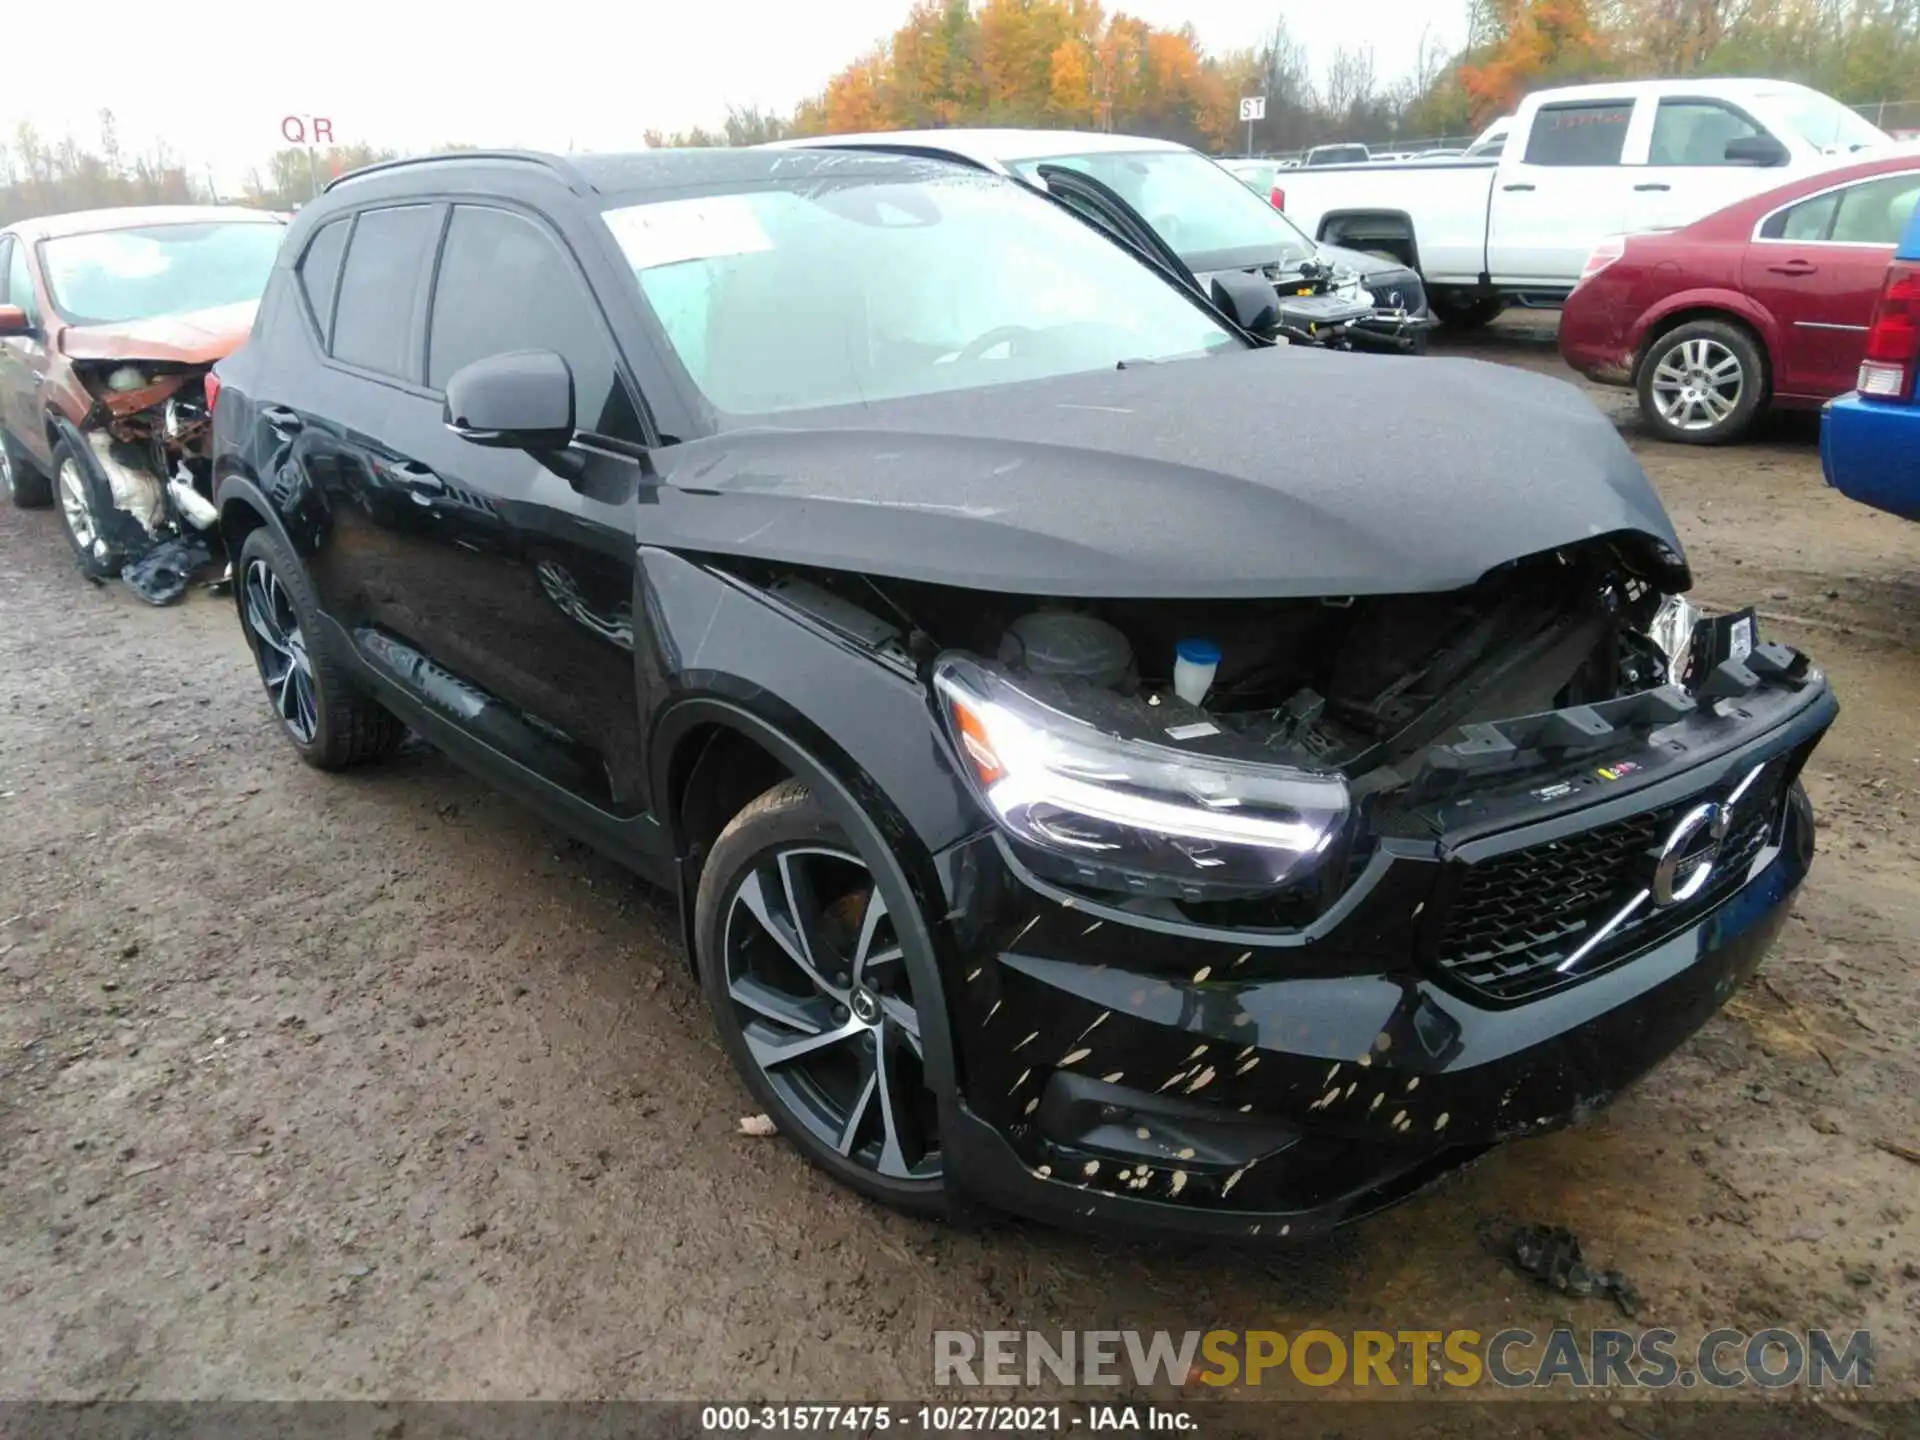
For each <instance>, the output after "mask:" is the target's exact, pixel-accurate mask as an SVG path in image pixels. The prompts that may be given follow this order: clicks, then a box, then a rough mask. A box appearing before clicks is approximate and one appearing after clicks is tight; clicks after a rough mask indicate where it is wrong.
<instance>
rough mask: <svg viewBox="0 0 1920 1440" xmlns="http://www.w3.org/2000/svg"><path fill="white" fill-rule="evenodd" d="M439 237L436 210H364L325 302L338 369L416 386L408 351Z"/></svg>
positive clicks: (414, 358) (416, 361)
mask: <svg viewBox="0 0 1920 1440" xmlns="http://www.w3.org/2000/svg"><path fill="white" fill-rule="evenodd" d="M439 238H440V207H439V206H437V205H400V206H395V207H393V208H391V209H385V210H364V211H362V212H361V213H360V215H359V217H358V218H357V219H355V221H354V224H353V234H352V236H351V237H350V238H349V240H348V242H347V263H346V265H345V267H344V268H342V270H341V272H340V286H339V294H338V295H337V296H335V297H334V303H333V340H332V348H331V353H332V355H333V358H334V359H336V360H338V361H340V362H341V363H342V364H345V365H357V366H359V367H360V368H361V369H363V370H372V371H374V372H375V373H377V374H381V375H391V376H394V377H395V378H397V379H402V380H412V381H416V382H417V381H418V380H419V378H420V356H419V354H418V347H417V346H416V345H415V344H414V341H415V338H416V337H417V335H418V333H419V327H418V324H417V323H416V322H417V319H418V317H419V315H420V313H421V311H422V308H423V300H424V293H425V290H426V275H427V269H428V262H429V258H430V257H431V255H432V253H433V250H434V247H435V245H436V244H437V243H438V241H439Z"/></svg>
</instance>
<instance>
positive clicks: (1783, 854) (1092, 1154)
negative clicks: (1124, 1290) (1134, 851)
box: [941, 685, 1836, 1239]
mask: <svg viewBox="0 0 1920 1440" xmlns="http://www.w3.org/2000/svg"><path fill="white" fill-rule="evenodd" d="M1835 709H1836V707H1835V706H1834V704H1833V701H1832V697H1831V694H1830V692H1828V691H1826V689H1825V687H1824V685H1821V687H1820V690H1819V693H1818V694H1817V695H1815V696H1813V697H1811V698H1810V700H1809V702H1808V703H1807V704H1805V705H1802V706H1801V707H1800V709H1799V711H1798V712H1797V714H1796V716H1795V718H1794V719H1793V720H1792V721H1791V722H1790V723H1787V724H1783V725H1780V726H1777V727H1775V728H1773V729H1771V730H1769V731H1768V732H1767V733H1766V734H1764V735H1762V736H1760V737H1758V738H1757V739H1755V740H1753V741H1752V743H1750V744H1745V745H1743V746H1741V747H1739V748H1737V749H1735V750H1732V751H1730V752H1728V753H1726V754H1724V755H1721V756H1718V757H1716V758H1715V760H1714V761H1713V762H1711V763H1710V764H1703V765H1701V766H1699V767H1697V769H1695V770H1694V771H1692V772H1689V773H1688V774H1683V775H1679V776H1669V777H1666V778H1665V779H1664V780H1663V781H1662V783H1661V786H1660V787H1658V788H1660V789H1661V791H1662V798H1663V800H1671V799H1672V798H1673V796H1674V793H1675V787H1676V786H1677V787H1680V788H1681V789H1682V790H1685V789H1686V787H1688V786H1689V785H1691V786H1692V787H1693V795H1692V798H1695V799H1697V798H1698V797H1699V796H1700V795H1704V794H1709V793H1724V792H1725V791H1727V790H1728V789H1730V788H1731V787H1732V786H1733V785H1734V784H1736V783H1737V778H1738V777H1739V776H1740V775H1744V774H1750V773H1753V772H1754V771H1755V769H1756V768H1757V766H1758V765H1759V763H1760V762H1761V761H1773V762H1775V764H1776V765H1777V767H1779V768H1778V769H1777V770H1776V771H1774V772H1770V773H1773V774H1774V778H1775V780H1776V781H1777V782H1778V787H1779V788H1778V792H1777V796H1776V798H1775V799H1774V800H1772V801H1771V802H1770V804H1771V805H1772V809H1771V812H1770V813H1769V815H1768V817H1767V820H1766V824H1765V827H1764V834H1763V835H1762V837H1761V842H1760V843H1759V844H1758V845H1757V847H1756V848H1752V849H1750V850H1743V851H1741V852H1740V854H1739V856H1738V857H1737V864H1733V863H1732V862H1730V873H1729V874H1728V875H1727V876H1726V877H1725V878H1724V879H1723V880H1721V881H1716V882H1715V883H1714V885H1713V886H1712V887H1711V888H1710V889H1708V890H1707V891H1704V892H1703V893H1702V896H1701V899H1700V902H1699V903H1698V904H1694V905H1681V906H1677V907H1675V908H1674V910H1673V911H1671V912H1670V913H1671V915H1672V918H1671V919H1664V918H1663V919H1661V920H1660V921H1658V922H1656V923H1653V924H1650V925H1645V926H1643V927H1641V928H1640V929H1638V930H1636V931H1634V932H1632V936H1631V939H1630V941H1629V942H1628V943H1626V944H1625V945H1624V946H1623V947H1622V948H1620V949H1618V950H1617V951H1615V952H1613V953H1611V954H1608V953H1602V954H1600V955H1599V956H1598V958H1597V960H1596V962H1595V963H1594V965H1593V967H1592V968H1593V973H1591V974H1588V975H1586V976H1584V978H1583V977H1582V976H1579V975H1576V976H1574V977H1572V978H1571V979H1570V980H1568V982H1567V983H1565V984H1563V985H1559V986H1557V987H1555V988H1549V989H1546V990H1544V991H1542V992H1541V993H1538V994H1537V995H1534V996H1532V997H1531V998H1529V997H1525V996H1523V997H1521V998H1519V999H1515V998H1512V997H1511V996H1504V997H1503V996H1501V995H1499V994H1497V993H1493V992H1490V991H1489V990H1487V989H1484V988H1480V987H1479V986H1478V985H1477V984H1476V983H1463V980H1462V972H1461V971H1460V970H1458V969H1457V968H1453V969H1449V968H1443V967H1442V966H1440V965H1438V964H1437V963H1436V950H1435V947H1434V946H1433V945H1432V944H1431V943H1429V942H1428V940H1426V939H1423V936H1430V932H1431V928H1432V927H1431V924H1430V923H1429V922H1431V920H1432V918H1433V917H1432V916H1427V917H1426V918H1425V919H1424V920H1423V918H1422V912H1423V911H1425V910H1426V909H1427V908H1428V906H1429V905H1430V904H1431V905H1433V906H1434V907H1436V908H1440V909H1444V908H1445V907H1446V906H1447V905H1448V904H1450V903H1452V902H1451V901H1450V900H1449V899H1448V896H1449V888H1448V870H1449V867H1451V866H1457V865H1458V864H1459V863H1461V862H1460V857H1461V856H1462V855H1467V854H1471V853H1474V852H1477V851H1484V850H1486V849H1487V848H1488V847H1489V846H1491V847H1493V848H1494V849H1495V850H1496V851H1497V849H1498V846H1499V845H1500V844H1501V843H1502V841H1501V839H1500V837H1499V836H1498V835H1495V836H1493V837H1491V838H1489V837H1487V836H1484V835H1479V836H1476V837H1475V838H1473V839H1472V840H1469V841H1467V842H1466V843H1464V844H1462V845H1459V846H1457V847H1450V845H1449V841H1448V840H1447V839H1444V838H1443V839H1442V840H1441V841H1440V842H1438V843H1437V844H1436V843H1429V844H1427V845H1426V846H1424V847H1420V846H1416V845H1410V844H1402V843H1396V844H1392V845H1385V846H1383V847H1382V849H1381V851H1380V852H1379V853H1377V854H1376V855H1375V857H1374V859H1373V861H1372V862H1371V863H1370V864H1369V866H1368V870H1367V872H1366V874H1364V875H1363V876H1362V877H1361V878H1360V879H1359V880H1358V881H1356V882H1355V884H1354V886H1353V887H1352V889H1351V890H1350V891H1349V892H1348V894H1347V896H1346V897H1344V898H1343V899H1342V900H1341V901H1340V902H1339V903H1338V904H1337V905H1336V906H1335V907H1334V910H1333V911H1332V912H1329V915H1328V917H1327V921H1328V923H1327V924H1326V925H1325V926H1324V927H1323V928H1321V929H1320V931H1319V933H1318V934H1315V935H1313V936H1312V937H1311V938H1309V939H1308V940H1307V941H1306V942H1304V943H1284V944H1283V943H1276V942H1275V941H1274V939H1273V938H1272V935H1271V933H1270V932H1267V933H1264V934H1262V935H1258V936H1256V935H1255V934H1253V933H1252V932H1247V933H1243V934H1239V935H1235V934H1232V933H1229V932H1226V931H1223V930H1219V929H1208V928H1205V927H1201V926H1179V925H1169V924H1167V923H1165V922H1164V921H1152V922H1146V923H1134V922H1133V921H1131V920H1130V919H1129V917H1128V916H1126V915H1124V914H1122V913H1120V912H1118V911H1114V910H1110V909H1107V908H1105V907H1104V906H1098V905H1094V904H1092V903H1091V902H1089V901H1088V900H1087V899H1085V898H1084V897H1080V896H1075V895H1073V894H1071V893H1068V892H1063V891H1060V890H1057V889H1055V888H1053V887H1051V886H1049V885H1048V884H1046V882H1043V881H1040V880H1038V879H1036V878H1035V877H1034V876H1032V875H1031V874H1029V873H1027V872H1026V871H1025V869H1024V867H1023V866H1022V865H1021V864H1020V862H1019V861H1018V859H1017V858H1016V857H1015V856H1014V855H1013V853H1012V852H1011V851H1010V850H1009V849H1008V848H1007V847H1006V846H1005V845H1004V844H1003V842H1001V841H1000V840H999V839H998V838H997V837H996V836H993V835H990V834H989V835H982V836H978V837H976V838H974V839H972V840H970V841H968V842H965V843H963V844H962V845H960V846H957V847H955V848H954V849H953V850H951V851H949V852H947V853H946V854H945V855H944V856H942V857H941V861H942V870H943V874H944V878H945V881H946V886H947V890H948V894H949V898H950V900H951V909H950V912H949V913H950V921H949V923H950V927H951V930H952V934H953V937H954V939H955V942H956V950H957V956H956V963H957V965H958V967H959V973H958V974H957V975H955V976H953V977H952V979H951V980H950V981H949V992H948V993H949V997H950V1004H949V1011H950V1018H951V1021H952V1024H953V1027H954V1032H955V1039H956V1053H957V1056H958V1059H959V1062H960V1071H961V1077H962V1083H961V1095H960V1097H959V1104H958V1105H957V1107H956V1114H955V1118H954V1119H953V1121H952V1122H951V1123H950V1125H949V1127H948V1134H947V1136H946V1139H945V1144H946V1153H947V1157H948V1159H947V1168H948V1174H949V1176H950V1178H951V1181H952V1183H953V1184H954V1185H955V1186H956V1187H957V1188H959V1189H961V1190H964V1191H965V1192H967V1193H968V1194H970V1195H973V1196H976V1197H978V1198H980V1199H982V1200H984V1201H987V1202H989V1203H991V1204H993V1205H996V1206H999V1207H1002V1208H1005V1209H1009V1210H1013V1211H1016V1212H1020V1213H1024V1214H1028V1215H1032V1216H1036V1217H1039V1218H1043V1219H1051V1220H1055V1221H1058V1222H1061V1223H1068V1224H1074V1225H1081V1226H1084V1225H1087V1224H1089V1223H1092V1224H1095V1225H1099V1226H1101V1227H1103V1228H1117V1229H1120V1230H1129V1231H1137V1232H1162V1233H1164V1232H1185V1233H1190V1234H1195V1235H1203V1236H1214V1237H1221V1238H1227V1237H1234V1238H1256V1239H1257V1238H1268V1239H1279V1238H1288V1239H1298V1238H1301V1237H1303V1236H1309V1235H1313V1234H1316V1233H1319V1232H1322V1231H1325V1230H1328V1229H1331V1228H1333V1227H1334V1226H1337V1225H1340V1224H1343V1223H1346V1222H1348V1221H1351V1220H1354V1219H1357V1218H1359V1217H1361V1216H1363V1215H1366V1214H1368V1213H1371V1212H1373V1211H1376V1210H1378V1209H1381V1208H1382V1207H1384V1206H1386V1205H1390V1204H1392V1203H1394V1202H1396V1201H1398V1200H1400V1199H1403V1198H1405V1197H1406V1196H1408V1195H1410V1194H1412V1193H1413V1192H1414V1191H1416V1190H1418V1189H1419V1188H1421V1187H1422V1186H1423V1185H1425V1184H1427V1183H1429V1182H1430V1181H1432V1180H1434V1179H1436V1178H1437V1177H1439V1176H1441V1175H1444V1174H1446V1173H1448V1172H1449V1171H1452V1170H1454V1169H1457V1168H1458V1167H1459V1166H1461V1165H1463V1164H1465V1163H1467V1162H1468V1161H1470V1160H1472V1159H1474V1158H1476V1157H1477V1156H1479V1155H1480V1154H1482V1153H1484V1152H1485V1151H1486V1150H1487V1149H1488V1148H1489V1147H1490V1146H1492V1145H1494V1144H1496V1143H1498V1142H1500V1141H1501V1140H1504V1139H1508V1138H1511V1137H1514V1136H1520V1135H1527V1134H1533V1133H1539V1132H1543V1131H1547V1130H1551V1129H1555V1128H1559V1127H1562V1126H1565V1125H1567V1124H1570V1123H1573V1122H1575V1121H1577V1120H1578V1119H1580V1118H1581V1117H1582V1116H1584V1115H1586V1114H1588V1113H1590V1112H1592V1111H1593V1110H1595V1109H1597V1108H1599V1107H1601V1106H1603V1105H1605V1104H1606V1103H1608V1102H1609V1101H1610V1100H1611V1099H1612V1098H1613V1097H1614V1096H1615V1095H1617V1094H1618V1093H1619V1092H1620V1091H1622V1090H1623V1089H1625V1088H1627V1087H1628V1086H1630V1085H1631V1084H1632V1083H1633V1082H1634V1081H1635V1080H1637V1079H1638V1078H1639V1077H1640V1076H1641V1075H1643V1074H1645V1073H1646V1072H1647V1071H1648V1070H1649V1069H1651V1068H1652V1067H1654V1066H1655V1065H1657V1064H1658V1063H1659V1062H1660V1061H1661V1060H1663V1059H1664V1058H1665V1057H1666V1056H1668V1055H1669V1054H1671V1053H1672V1052H1673V1051H1674V1050H1675V1049H1676V1048H1677V1047H1678V1046H1680V1045H1681V1044H1682V1043H1683V1042H1684V1041H1685V1040H1686V1039H1687V1038H1688V1037H1689V1036H1691V1035H1692V1034H1693V1033H1694V1032H1695V1031H1696V1030H1698V1029H1699V1027H1700V1026H1701V1025H1703V1024H1704V1023H1705V1022H1706V1021H1707V1020H1708V1019H1709V1018H1710V1017H1711V1016H1712V1015H1713V1014H1714V1012H1715V1011H1717V1010H1718V1009H1719V1008H1720V1006H1721V1005H1722V1004H1723V1003H1724V1002H1725V1000H1726V998H1727V997H1728V995H1729V994H1731V993H1732V991H1733V990H1734V989H1735V988H1736V987H1738V986H1739V985H1740V984H1741V983H1742V982H1743V981H1745V980H1746V979H1747V978H1748V977H1749V976H1750V975H1751V974H1752V973H1753V971H1754V969H1755V968H1756V967H1757V966H1758V964H1759V963H1760V961H1761V958H1762V957H1763V956H1764V955H1765V953H1766V951H1767V949H1768V947H1769V946H1770V945H1771V943H1772V941H1773V938H1774V936H1775V935H1776V934H1777V933H1778V931H1779V929H1780V927H1781V925H1782V924H1783V923H1784V921H1785V917H1786V913H1787V909H1788V904H1789V901H1790V899H1791V897H1792V895H1793V892H1794V890H1795V889H1796V888H1797V886H1798V885H1799V884H1800V881H1801V880H1802V878H1803V877H1804V876H1805V874H1806V872H1807V869H1808V867H1809V865H1810V863H1811V859H1812V853H1813V818H1812V813H1811V809H1810V807H1809V806H1808V805H1807V803H1806V799H1805V796H1804V793H1803V792H1802V791H1800V789H1799V788H1798V786H1797V783H1795V776H1796V774H1797V770H1798V766H1799V765H1800V764H1801V763H1803V762H1804V759H1805V756H1806V754H1807V752H1808V751H1809V750H1810V749H1811V748H1812V746H1813V744H1814V743H1816V742H1817V740H1818V738H1819V735H1820V734H1821V733H1822V732H1823V731H1824V730H1825V728H1826V726H1827V725H1828V724H1829V723H1831V720H1832V717H1833V714H1834V712H1835ZM1682 798H1685V797H1684V796H1683V797H1682ZM1650 803H1651V800H1650ZM1594 808H1595V809H1606V808H1608V807H1606V806H1601V807H1594ZM1591 813H1592V812H1591V811H1589V812H1581V811H1576V812H1573V813H1572V814H1570V815H1565V816H1562V817H1560V820H1559V822H1558V823H1559V825H1560V827H1561V831H1562V833H1564V834H1565V835H1566V836H1568V837H1576V836H1578V835H1580V834H1582V833H1583V832H1585V831H1587V830H1589V829H1590V828H1591V827H1592V823H1593V822H1592V819H1591ZM1663 813H1664V812H1663ZM1541 828H1542V827H1541V826H1538V825H1535V826H1528V827H1524V828H1523V830H1522V831H1519V832H1514V833H1519V834H1524V835H1526V836H1527V837H1529V844H1531V845H1533V846H1534V847H1535V848H1536V849H1537V848H1538V844H1539V842H1538V840H1537V836H1536V832H1538V831H1539V830H1540V829H1541ZM1509 853H1510V854H1511V853H1517V851H1512V850H1510V851H1509ZM1529 853H1531V852H1529Z"/></svg>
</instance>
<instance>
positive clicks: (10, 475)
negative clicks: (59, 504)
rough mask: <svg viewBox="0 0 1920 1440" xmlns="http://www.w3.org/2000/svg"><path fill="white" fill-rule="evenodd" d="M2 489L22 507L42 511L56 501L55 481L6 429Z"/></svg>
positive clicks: (0, 436) (0, 455)
mask: <svg viewBox="0 0 1920 1440" xmlns="http://www.w3.org/2000/svg"><path fill="white" fill-rule="evenodd" d="M0 490H5V491H6V492H7V500H8V502H9V503H11V504H12V505H13V506H14V507H15V508H17V509H20V510H39V509H42V508H44V507H45V506H48V505H51V504H52V503H53V482H52V481H51V480H49V479H48V478H47V477H46V476H45V475H44V474H42V473H41V472H40V470H39V469H38V468H37V467H36V466H35V465H34V463H33V462H32V461H31V460H29V459H27V457H26V455H25V454H23V453H22V452H21V449H20V447H19V446H18V445H16V444H14V442H13V437H12V436H11V435H9V434H7V432H6V431H4V430H0Z"/></svg>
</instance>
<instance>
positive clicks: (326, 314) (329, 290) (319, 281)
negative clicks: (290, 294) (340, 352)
mask: <svg viewBox="0 0 1920 1440" xmlns="http://www.w3.org/2000/svg"><path fill="white" fill-rule="evenodd" d="M347 226H348V221H347V219H346V217H344V216H343V217H341V218H340V219H338V220H329V221H328V222H327V223H326V224H324V225H322V226H321V227H320V228H319V229H318V230H316V231H314V234H313V239H311V240H310V241H308V242H307V253H306V254H305V255H302V256H301V257H300V267H299V270H300V293H301V294H302V295H304V296H306V297H307V308H308V309H309V310H310V311H312V312H313V323H314V324H315V325H317V326H319V327H320V340H321V343H322V344H325V343H326V341H327V338H328V332H329V329H330V327H331V326H332V324H333V296H334V291H335V290H336V289H337V288H338V286H339V284H340V257H341V256H342V255H344V254H345V253H346V249H347Z"/></svg>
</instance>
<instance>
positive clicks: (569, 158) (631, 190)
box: [327, 148, 970, 195]
mask: <svg viewBox="0 0 1920 1440" xmlns="http://www.w3.org/2000/svg"><path fill="white" fill-rule="evenodd" d="M502 165H511V166H522V165H524V166H534V167H538V168H540V169H543V170H546V171H547V172H549V173H550V174H552V175H553V176H554V177H555V178H557V179H559V180H561V181H562V182H564V183H565V184H566V185H567V186H568V188H570V189H572V190H573V191H574V192H575V193H576V194H582V195H644V194H647V193H648V192H651V191H666V190H680V189H685V188H688V187H690V186H710V185H726V184H730V183H738V184H753V183H755V182H761V181H767V180H803V179H807V178H811V177H817V176H824V175H835V176H842V175H845V176H858V175H870V176H872V177H873V178H875V179H880V178H886V177H898V178H901V179H907V178H912V177H917V176H925V175H930V174H939V173H946V172H950V171H952V170H955V169H961V168H970V167H963V166H956V165H954V164H951V163H949V162H946V161H940V160H929V159H923V158H920V157H910V156H902V155H888V154H878V153H873V152H867V151H854V150H828V149H792V150H788V149H780V148H755V149H751V150H725V149H688V150H638V151H634V152H632V153H630V154H625V155H548V154H542V153H541V152H539V151H534V150H456V151H452V152H450V153H448V154H445V155H419V156H413V157H409V158H407V159H404V160H384V161H381V162H379V163H378V164H374V165H367V166H363V167H362V168H360V169H358V170H352V171H349V172H348V173H347V174H345V175H342V176H340V177H339V178H338V179H336V180H334V181H333V182H332V183H330V184H329V185H328V186H327V189H328V190H334V189H336V188H338V187H339V186H341V185H345V184H348V183H350V182H352V181H354V180H357V179H360V178H362V177H365V176H370V175H389V174H392V173H394V172H396V171H401V170H411V169H415V168H418V169H420V170H423V171H426V170H436V171H438V170H443V169H447V168H456V167H457V168H464V167H468V166H474V167H485V168H488V169H493V168H496V167H499V166H502Z"/></svg>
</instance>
